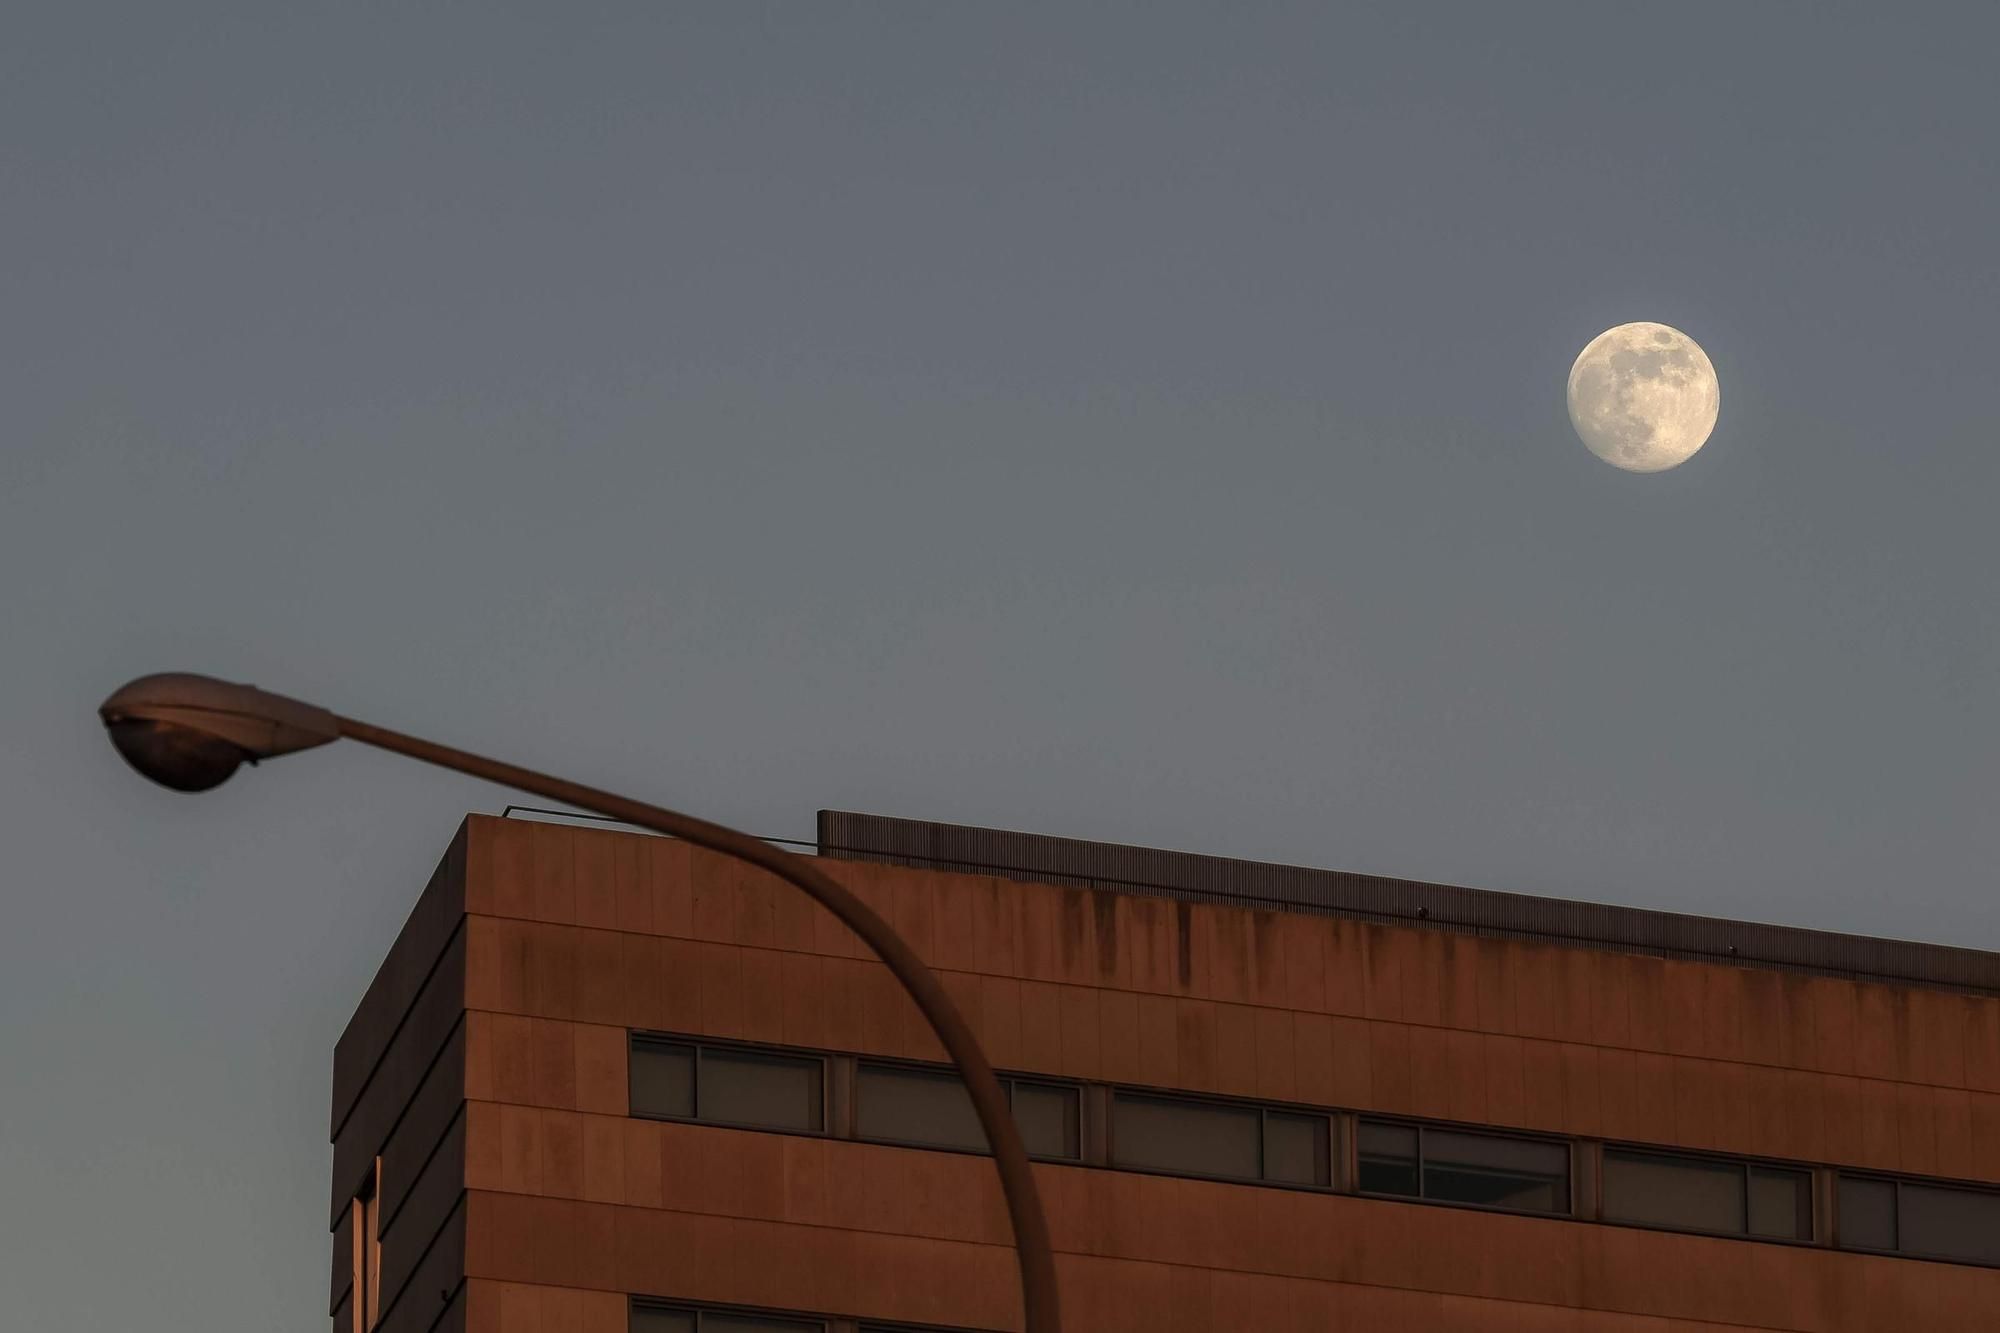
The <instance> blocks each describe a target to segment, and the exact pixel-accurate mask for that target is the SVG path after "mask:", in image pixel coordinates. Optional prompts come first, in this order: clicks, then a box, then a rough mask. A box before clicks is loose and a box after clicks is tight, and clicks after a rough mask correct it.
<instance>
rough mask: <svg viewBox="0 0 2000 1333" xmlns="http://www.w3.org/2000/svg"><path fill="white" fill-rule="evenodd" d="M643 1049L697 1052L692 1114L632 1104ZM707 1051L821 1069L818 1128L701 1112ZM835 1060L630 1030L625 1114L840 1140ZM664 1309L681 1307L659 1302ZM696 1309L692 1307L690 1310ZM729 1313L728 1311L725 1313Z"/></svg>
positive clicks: (794, 1050) (806, 1051)
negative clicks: (637, 1060) (637, 1054)
mask: <svg viewBox="0 0 2000 1333" xmlns="http://www.w3.org/2000/svg"><path fill="white" fill-rule="evenodd" d="M641 1047H652V1048H654V1049H656V1050H657V1049H679V1050H685V1051H692V1052H693V1053H694V1070H693V1073H692V1074H691V1075H690V1078H691V1080H692V1082H691V1086H690V1088H689V1100H690V1101H691V1102H692V1103H693V1105H694V1113H693V1114H692V1115H672V1114H669V1113H667V1112H664V1111H642V1110H639V1109H638V1108H637V1107H636V1106H634V1105H633V1101H632V1071H633V1060H632V1056H633V1054H634V1053H635V1052H636V1051H637V1050H638V1049H639V1048H641ZM706 1050H717V1051H728V1052H731V1053H733V1054H738V1055H748V1056H764V1057H767V1058H768V1057H772V1056H776V1057H778V1058H779V1059H784V1060H797V1061H800V1062H802V1063H808V1062H809V1063H811V1064H812V1065H814V1066H816V1067H817V1068H818V1070H819V1127H818V1128H817V1129H798V1128H795V1127H793V1126H790V1125H768V1124H758V1123H756V1122H755V1121H743V1120H722V1119H718V1118H715V1117H712V1116H704V1115H703V1114H702V1113H701V1064H702V1052H703V1051H706ZM832 1066H833V1057H832V1056H830V1055H828V1054H827V1053H826V1052H825V1051H816V1050H812V1049H810V1048H807V1047H800V1046H779V1045H775V1044H773V1043H771V1042H751V1041H730V1040H727V1039H724V1040H720V1041H718V1040H715V1039H713V1038H709V1037H687V1036H680V1035H676V1034H671V1033H664V1032H646V1031H640V1030H638V1029H631V1030H630V1035H629V1037H628V1038H627V1040H626V1043H625V1106H626V1114H627V1115H629V1116H631V1117H632V1118H633V1119H635V1120H656V1121H660V1122H663V1123H666V1124H675V1125H712V1126H714V1127H716V1128H718V1129H743V1130H751V1131H754V1132H756V1133H760V1134H797V1135H801V1136H803V1137H806V1138H814V1139H824V1138H833V1137H837V1136H836V1135H835V1134H834V1132H833V1069H832ZM659 1308H661V1309H668V1308H673V1309H678V1308H681V1307H678V1306H671V1305H669V1304H667V1303H660V1305H659ZM688 1308H693V1307H688ZM722 1313H725V1314H726V1313H728V1311H726V1310H725V1311H722Z"/></svg>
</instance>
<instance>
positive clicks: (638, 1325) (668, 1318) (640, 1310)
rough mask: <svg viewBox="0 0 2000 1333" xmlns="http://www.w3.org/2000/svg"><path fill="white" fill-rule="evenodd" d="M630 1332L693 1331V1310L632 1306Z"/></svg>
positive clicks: (678, 1332) (680, 1332)
mask: <svg viewBox="0 0 2000 1333" xmlns="http://www.w3.org/2000/svg"><path fill="white" fill-rule="evenodd" d="M629 1327H630V1328H631V1331H632V1333H694V1311H692V1310H655V1309H651V1308H649V1307H647V1306H644V1305H635V1306H633V1307H632V1319H631V1323H630V1325H629Z"/></svg>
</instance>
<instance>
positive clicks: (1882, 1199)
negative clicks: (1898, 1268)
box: [1838, 1176, 1896, 1250]
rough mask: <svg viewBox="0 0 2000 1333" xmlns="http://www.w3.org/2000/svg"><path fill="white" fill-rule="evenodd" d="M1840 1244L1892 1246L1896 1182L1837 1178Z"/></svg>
mask: <svg viewBox="0 0 2000 1333" xmlns="http://www.w3.org/2000/svg"><path fill="white" fill-rule="evenodd" d="M1838 1199H1839V1218H1840V1243H1841V1244H1842V1245H1843V1246H1845V1247H1847V1248H1848V1249H1850V1250H1893V1249H1895V1248H1896V1182H1895V1181H1893V1180H1869V1179H1867V1178H1865V1177H1857V1176H1842V1177H1841V1178H1840V1189H1839V1192H1838Z"/></svg>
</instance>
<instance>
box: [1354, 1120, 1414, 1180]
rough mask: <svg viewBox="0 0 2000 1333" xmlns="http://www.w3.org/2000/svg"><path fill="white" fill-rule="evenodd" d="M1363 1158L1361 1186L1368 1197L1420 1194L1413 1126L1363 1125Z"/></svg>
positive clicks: (1358, 1144) (1367, 1122)
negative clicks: (1374, 1195)
mask: <svg viewBox="0 0 2000 1333" xmlns="http://www.w3.org/2000/svg"><path fill="white" fill-rule="evenodd" d="M1355 1147H1356V1149H1357V1154H1358V1156H1359V1158H1360V1167H1361V1178H1360V1181H1359V1184H1360V1186H1361V1189H1362V1191H1363V1192H1364V1193H1368V1194H1408V1195H1413V1196H1414V1195H1416V1194H1417V1193H1419V1192H1420V1191H1419V1190H1418V1186H1417V1131H1416V1129H1415V1128H1414V1127H1413V1126H1410V1125H1385V1124H1382V1123H1380V1122H1379V1121H1373V1120H1364V1121H1362V1122H1361V1128H1360V1131H1359V1136H1358V1139H1357V1141H1356V1143H1355Z"/></svg>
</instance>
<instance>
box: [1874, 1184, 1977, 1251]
mask: <svg viewBox="0 0 2000 1333" xmlns="http://www.w3.org/2000/svg"><path fill="white" fill-rule="evenodd" d="M1899 1217H1900V1225H1899V1226H1898V1228H1897V1233H1898V1239H1899V1240H1900V1241H1901V1242H1902V1244H1901V1245H1900V1247H1899V1248H1901V1249H1902V1250H1903V1251H1904V1252H1906V1253H1908V1254H1929V1255H1935V1256H1936V1257H1937V1258H1940V1259H1970V1260H1972V1261H1973V1262H1975V1263H1982V1264H2000V1194H1987V1193H1985V1192H1983V1191H1981V1190H1957V1189H1950V1188H1947V1187H1946V1186H1943V1185H1917V1184H1913V1183H1911V1182H1910V1181H1907V1180H1906V1181H1904V1182H1903V1187H1902V1208H1901V1211H1900V1214H1899Z"/></svg>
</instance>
